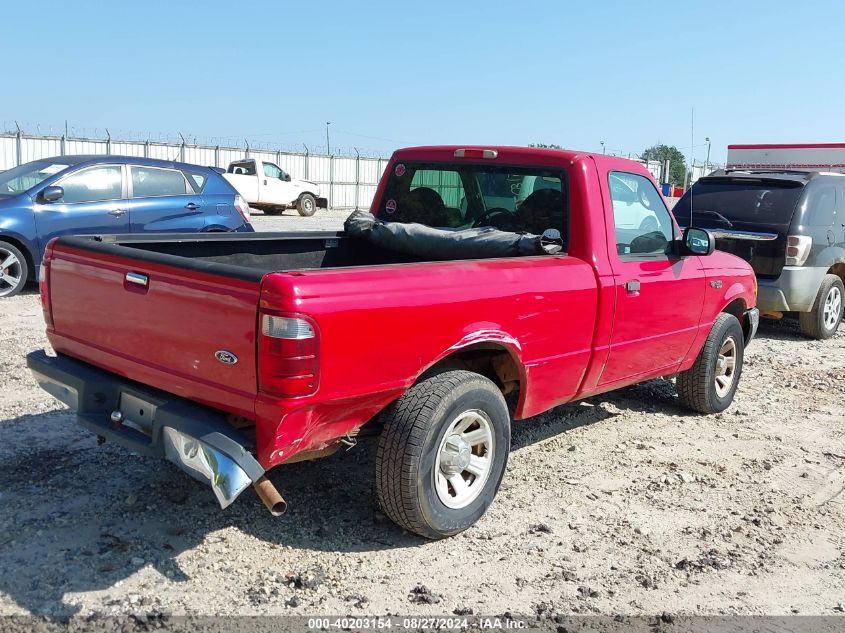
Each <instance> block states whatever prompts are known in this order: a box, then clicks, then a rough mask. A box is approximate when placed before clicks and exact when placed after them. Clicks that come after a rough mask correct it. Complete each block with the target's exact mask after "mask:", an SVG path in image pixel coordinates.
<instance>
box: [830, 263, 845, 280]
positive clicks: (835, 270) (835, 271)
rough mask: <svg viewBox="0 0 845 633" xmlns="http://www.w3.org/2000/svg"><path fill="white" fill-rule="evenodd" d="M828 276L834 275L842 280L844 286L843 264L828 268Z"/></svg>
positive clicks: (844, 270) (844, 271)
mask: <svg viewBox="0 0 845 633" xmlns="http://www.w3.org/2000/svg"><path fill="white" fill-rule="evenodd" d="M827 274H828V275H836V276H837V277H839V278H840V279H841V280H842V283H843V284H845V264H843V263H841V262H840V263H839V264H834V265H833V266H831V267H830V270H828V271H827Z"/></svg>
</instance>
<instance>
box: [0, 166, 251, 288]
mask: <svg viewBox="0 0 845 633" xmlns="http://www.w3.org/2000/svg"><path fill="white" fill-rule="evenodd" d="M252 230H253V228H252V225H251V224H250V223H249V205H248V204H247V202H246V201H245V200H244V199H243V198H242V197H241V196H240V195H238V193H237V191H235V189H234V188H233V187H232V185H230V184H229V183H228V182H226V180H224V179H223V177H222V176H221V175H220V174H219V173H218V172H217V171H215V170H214V169H212V168H210V167H199V166H197V165H188V164H185V163H174V162H170V161H162V160H153V159H148V158H133V157H130V156H61V157H56V158H45V159H42V160H36V161H33V162H31V163H26V164H23V165H20V166H18V167H14V168H13V169H10V170H8V171H5V172H0V297H11V296H12V295H15V294H17V293H18V292H20V291H21V290H22V289H23V287H24V285H25V284H26V282H27V281H37V279H38V267H39V264H40V263H41V257H42V255H43V253H44V248H45V247H46V246H47V243H48V242H49V241H50V240H51V239H52V238H54V237H56V236H59V235H66V234H114V233H147V232H170V233H192V232H198V231H252Z"/></svg>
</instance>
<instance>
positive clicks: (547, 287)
mask: <svg viewBox="0 0 845 633" xmlns="http://www.w3.org/2000/svg"><path fill="white" fill-rule="evenodd" d="M619 183H622V184H623V185H624V186H620V184H619ZM620 191H621V192H623V193H624V196H625V199H624V200H618V201H617V200H615V199H614V195H617V194H616V193H615V192H620ZM631 200H635V201H636V204H637V205H638V206H642V207H643V208H644V209H647V210H648V211H649V213H648V217H649V218H652V219H653V221H649V222H644V223H641V222H635V223H632V222H630V219H629V218H628V217H627V215H629V214H626V213H625V209H626V207H627V206H629V205H630V204H631ZM617 213H619V214H620V215H621V216H623V217H621V218H619V219H617V218H616V215H617ZM371 214H372V215H366V218H369V220H368V224H367V226H368V227H369V228H365V229H361V228H360V226H361V223H360V220H361V218H362V217H363V215H364V214H363V213H361V212H359V213H358V214H355V215H356V216H357V218H358V224H357V225H356V226H358V229H356V231H355V233H354V234H353V233H352V232H351V231H350V230H347V231H345V232H340V233H335V232H333V233H314V232H308V233H276V234H273V233H255V234H237V235H233V234H219V235H204V236H202V237H200V236H196V235H157V236H138V235H126V236H121V235H117V236H109V235H103V236H88V237H78V236H77V237H61V238H59V239H57V240H54V241H53V242H51V243H50V245H49V247H48V248H47V252H46V254H45V257H44V263H43V267H44V268H43V274H42V275H41V276H40V279H41V286H40V291H41V298H42V304H43V311H44V318H45V321H46V324H47V335H48V338H49V341H50V344H51V346H52V348H53V350H54V351H55V355H52V354H48V353H47V352H45V351H36V352H33V353H31V354H30V355H29V356H28V364H29V367H30V369H31V370H32V372H33V374H34V376H35V378H36V380H37V381H38V382H39V384H40V385H41V386H42V387H43V388H44V389H45V390H46V391H48V392H49V393H50V394H52V395H53V396H55V397H56V398H58V399H59V400H61V401H62V402H64V403H65V404H67V405H68V406H69V407H70V408H71V409H74V410H75V411H76V413H77V418H78V421H79V422H80V423H81V424H82V426H83V427H85V428H87V429H89V430H90V431H92V432H93V433H95V434H96V435H97V436H99V438H100V439H101V441H111V442H115V443H117V444H119V445H122V446H124V447H126V448H128V449H130V450H133V451H135V452H137V453H140V454H144V455H149V456H154V457H160V458H165V459H167V460H169V461H171V462H173V463H174V464H176V465H177V466H179V467H180V468H181V469H182V470H184V471H186V472H187V473H188V474H190V475H192V476H194V477H196V478H197V479H199V480H201V481H204V482H206V483H207V484H208V485H209V486H210V487H211V489H212V491H213V493H214V495H215V496H216V498H217V500H218V502H219V503H220V505H221V507H224V508H225V507H226V506H228V505H229V504H231V503H232V501H233V500H234V499H235V498H236V497H237V496H238V495H239V494H240V493H241V492H243V491H244V490H245V489H246V488H248V487H250V486H252V487H253V488H254V489H255V490H256V492H257V493H258V495H259V497H260V498H261V499H262V501H263V502H264V503H265V505H267V507H268V508H269V509H270V510H271V512H273V513H274V514H280V513H281V512H282V511H283V510H284V508H285V502H284V500H283V499H282V497H281V495H280V494H279V492H278V490H277V489H276V487H275V486H274V484H273V483H272V482H271V481H270V480H269V479H267V477H266V476H265V473H266V472H267V471H268V470H269V469H271V468H273V467H275V466H278V465H282V464H289V463H291V462H295V461H299V460H305V459H315V458H317V457H321V456H324V455H328V454H330V453H332V452H334V451H336V450H337V449H338V448H340V447H343V446H350V445H353V444H355V442H356V441H357V440H358V439H359V438H364V437H368V436H369V437H376V438H377V442H378V450H377V452H376V464H375V476H376V493H377V496H378V500H379V503H380V505H381V507H382V508H383V510H384V512H385V514H386V515H387V516H388V517H390V518H391V519H392V520H393V521H395V522H396V523H397V524H399V525H400V526H401V527H403V528H405V529H407V530H409V531H411V532H414V533H416V534H419V535H422V536H424V537H428V538H442V537H446V536H450V535H454V534H456V533H458V532H460V531H462V530H465V529H466V528H468V527H469V526H471V525H472V524H473V523H475V522H476V521H477V520H478V519H479V518H480V517H481V516H482V514H483V513H484V512H485V510H486V509H487V508H488V507H489V505H490V504H491V503H492V501H493V498H494V496H495V495H496V492H497V490H498V488H499V484H500V483H501V480H502V476H503V475H504V473H505V466H506V463H507V460H508V453H509V449H510V434H511V425H512V424H513V423H514V422H515V421H517V420H525V419H527V418H531V417H532V416H536V415H537V414H539V413H542V412H544V411H547V410H549V409H551V408H553V407H556V406H558V405H561V404H564V403H567V402H571V401H574V400H578V399H582V398H587V397H590V396H594V395H596V394H600V393H603V392H607V391H609V390H612V389H618V388H620V387H624V386H626V385H631V384H633V383H638V382H642V381H646V380H650V379H654V378H659V377H671V376H677V379H676V385H677V392H678V398H679V402H680V403H681V404H683V405H685V406H686V407H688V408H690V409H692V410H694V411H697V412H702V413H711V412H717V411H722V410H724V409H725V408H727V407H728V406H729V405H730V403H731V401H732V399H733V397H734V393H735V391H736V388H737V384H738V382H739V380H740V375H741V373H742V364H743V354H744V349H745V346H746V345H747V343H748V342H749V341H750V340H751V339H752V338H753V336H754V334H755V332H756V328H757V323H758V311H757V309H756V285H755V277H754V272H753V270H752V269H751V267H750V266H749V264H748V263H746V262H745V261H743V260H742V259H740V258H738V257H735V256H733V255H729V254H727V253H722V252H714V239H713V236H712V235H711V234H710V233H708V232H707V231H706V230H702V229H698V228H695V227H688V228H686V229H685V230H684V231H683V232H681V231H680V230H679V228H678V226H677V224H676V223H675V222H674V220H673V218H672V216H671V214H670V213H669V211H668V210H667V208H666V205H665V203H664V200H663V198H662V197H661V196H660V194H659V193H658V190H657V188H656V186H655V183H654V181H653V180H652V178H651V176H650V175H649V173H648V172H647V171H646V170H645V168H644V167H642V166H641V165H640V164H638V163H636V162H632V161H629V160H625V159H621V158H615V157H610V156H604V155H596V154H590V153H581V152H575V151H562V150H548V149H536V148H519V147H494V148H491V147H442V146H438V147H417V148H410V149H403V150H399V151H397V152H395V153H394V155H393V156H392V158H391V160H390V161H389V164H388V166H387V169H386V171H385V173H384V175H383V177H382V180H381V182H380V184H379V186H378V189H377V192H376V195H375V198H374V202H373V204H372V207H371ZM373 216H374V217H373ZM351 220H352V218H350V221H351ZM350 221H348V222H347V226H348V227H349V226H351V224H350ZM377 234H378V235H381V236H382V237H384V236H387V237H386V239H387V241H385V240H384V239H383V240H382V241H378V240H376V239H374V238H373V236H375V235H377ZM418 234H419V235H422V237H420V238H418V237H415V236H416V235H418ZM368 235H369V237H368ZM370 238H373V239H370ZM390 240H394V241H393V242H391V241H390ZM417 242H420V244H418V243H417ZM422 242H425V244H422ZM488 242H493V243H494V248H493V249H492V250H489V251H488V250H486V249H487V248H488V245H487V243H488ZM546 243H554V244H556V245H557V246H555V247H553V248H548V249H547V248H545V247H543V248H539V247H537V245H538V244H546ZM432 244H433V246H432ZM503 244H504V245H505V246H502V245H503ZM444 245H445V246H444ZM512 245H516V246H513V247H512ZM526 245H527V246H526ZM532 248H536V250H532ZM497 249H498V250H497ZM502 249H506V250H502ZM507 249H510V250H507Z"/></svg>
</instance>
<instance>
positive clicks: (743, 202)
mask: <svg viewBox="0 0 845 633" xmlns="http://www.w3.org/2000/svg"><path fill="white" fill-rule="evenodd" d="M803 190H804V183H802V182H795V181H789V180H786V181H782V180H774V179H772V180H766V179H753V178H702V179H701V180H699V181H698V182H696V183H695V184H694V185H693V186H692V188H690V190H689V191H687V192H686V193H685V194H684V195H683V197H682V198H681V199H680V200H678V203H677V204H676V205H675V208H674V209H673V210H672V212H673V214H674V215H675V219H676V220H677V221H678V224H680V225H681V226H689V223H690V201H692V223H693V224H694V225H695V226H700V227H702V228H732V227H734V225H735V224H743V225H754V226H786V225H789V223H790V222H792V216H793V214H794V213H795V208H796V205H797V203H798V199H799V198H800V197H801V192H802V191H803ZM736 228H738V227H736Z"/></svg>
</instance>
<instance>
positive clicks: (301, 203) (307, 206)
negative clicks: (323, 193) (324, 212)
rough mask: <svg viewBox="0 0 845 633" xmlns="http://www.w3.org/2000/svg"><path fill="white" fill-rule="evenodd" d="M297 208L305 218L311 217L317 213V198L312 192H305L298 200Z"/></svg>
mask: <svg viewBox="0 0 845 633" xmlns="http://www.w3.org/2000/svg"><path fill="white" fill-rule="evenodd" d="M296 210H297V211H299V215H301V216H302V217H304V218H310V217H311V216H312V215H314V214H315V213H317V199H316V198H314V196H312V195H311V194H310V193H303V194H302V195H301V196H299V200H297V201H296Z"/></svg>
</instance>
